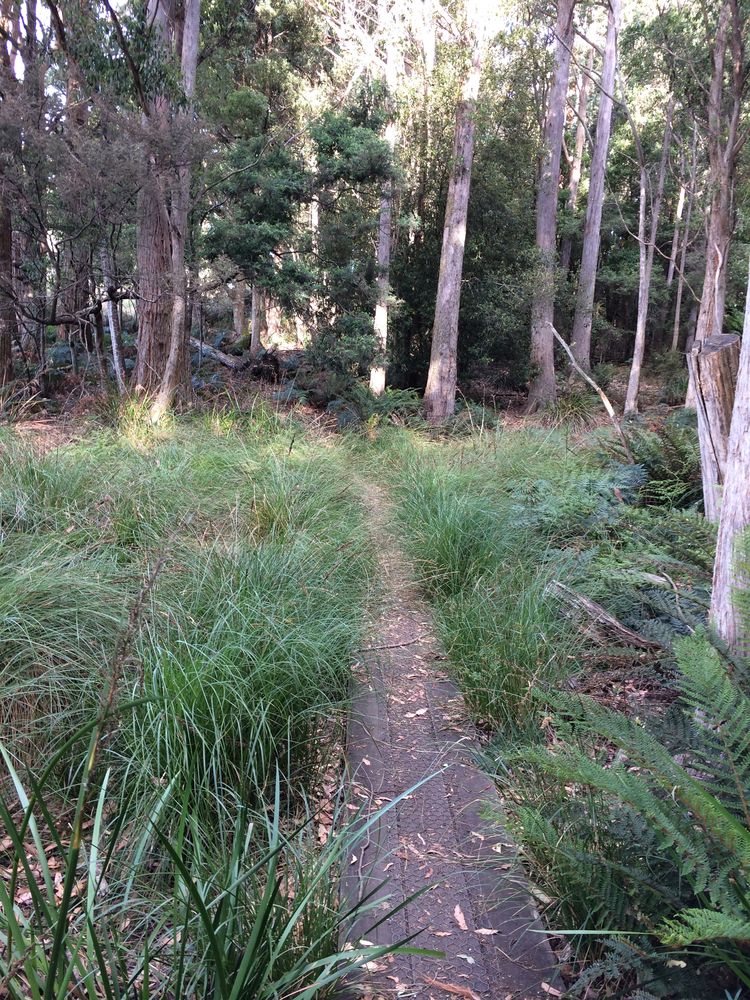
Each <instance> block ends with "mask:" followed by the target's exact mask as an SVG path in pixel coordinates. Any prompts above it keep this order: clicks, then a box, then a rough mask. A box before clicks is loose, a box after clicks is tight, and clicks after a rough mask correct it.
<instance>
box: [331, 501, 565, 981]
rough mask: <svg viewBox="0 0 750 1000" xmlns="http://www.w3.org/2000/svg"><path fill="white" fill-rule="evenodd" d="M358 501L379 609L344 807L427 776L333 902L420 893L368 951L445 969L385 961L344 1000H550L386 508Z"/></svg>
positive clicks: (537, 948) (488, 801)
mask: <svg viewBox="0 0 750 1000" xmlns="http://www.w3.org/2000/svg"><path fill="white" fill-rule="evenodd" d="M364 491H365V498H366V502H367V505H368V507H369V511H370V524H371V530H372V531H373V534H374V536H375V540H376V544H377V547H378V552H379V561H380V571H381V574H382V578H383V585H384V589H385V597H384V607H383V610H382V615H381V618H380V620H379V622H378V623H377V626H376V628H375V630H374V633H373V635H372V639H371V648H370V649H369V650H368V651H365V652H364V653H363V657H362V661H361V664H360V668H361V669H360V681H359V686H358V691H357V694H356V697H355V702H354V706H353V711H352V715H351V722H350V727H349V738H348V761H349V768H350V771H351V774H352V782H353V787H354V795H355V797H359V798H360V799H361V800H363V801H364V802H365V803H366V806H367V808H368V809H370V810H373V811H374V810H375V809H377V808H378V807H379V806H381V805H383V804H384V803H386V802H387V801H389V800H391V799H393V798H395V797H396V796H398V795H400V794H401V793H403V792H404V791H407V790H408V789H410V788H412V787H414V786H415V785H416V784H418V783H419V782H420V781H421V780H422V779H424V778H425V777H427V776H429V775H433V777H431V778H430V780H429V781H427V782H426V783H425V784H423V785H422V786H421V787H420V788H418V789H417V790H416V791H415V792H414V793H413V794H411V795H409V796H408V797H407V798H406V799H404V800H403V801H402V802H400V803H399V804H398V805H397V806H395V807H394V808H393V809H391V810H389V811H388V812H387V813H386V814H385V816H384V818H383V819H382V821H381V822H380V823H379V825H377V826H375V827H373V828H372V829H371V831H370V836H369V839H368V840H367V841H365V842H363V843H362V844H361V845H360V849H359V851H358V854H357V856H356V857H353V858H352V859H351V863H350V866H349V869H350V870H349V872H348V873H347V874H346V875H345V892H346V893H347V895H349V896H350V897H352V898H354V896H355V894H356V893H357V892H361V891H363V890H364V891H367V889H368V887H369V888H374V887H375V886H376V885H377V884H378V883H380V882H383V881H387V883H388V884H387V886H386V887H385V888H384V889H381V890H380V891H379V895H380V896H382V897H383V903H382V908H383V912H385V911H387V910H388V909H389V908H391V907H393V906H395V905H397V904H398V903H400V902H402V900H404V899H406V898H408V897H410V896H411V895H412V894H414V893H416V892H420V891H421V892H422V895H420V896H419V897H418V898H416V899H414V900H413V901H411V902H409V903H408V904H407V905H406V907H404V909H402V910H401V912H400V913H398V914H397V915H396V916H395V917H394V918H392V919H390V920H388V921H387V922H386V923H384V924H383V925H382V926H380V927H378V928H377V929H376V930H375V931H374V933H372V934H369V935H368V940H369V941H370V942H371V943H373V944H385V943H392V942H394V941H398V940H401V939H403V938H406V937H408V936H410V935H413V934H416V935H417V936H416V938H415V939H414V941H413V942H412V944H413V945H414V946H416V947H420V948H427V949H431V950H436V951H441V952H443V953H444V957H442V958H434V957H427V956H410V955H395V956H391V957H389V958H388V959H387V960H381V961H380V962H378V963H377V965H376V967H371V968H369V969H368V971H367V973H366V974H365V975H364V976H363V977H362V980H361V982H360V983H358V984H357V986H356V988H355V990H354V991H353V992H356V991H357V990H359V991H364V992H365V993H366V994H368V995H370V996H383V997H392V996H401V997H419V998H434V1000H441V998H442V1000H446V997H448V996H459V997H466V998H468V1000H478V998H481V1000H531V998H538V997H547V998H549V997H550V995H552V996H554V995H555V992H554V991H553V990H551V989H549V986H548V984H549V983H551V982H553V981H554V972H553V958H552V954H551V951H550V949H549V946H548V944H547V940H546V938H545V937H544V935H542V934H539V933H534V931H539V930H540V925H539V921H538V919H537V917H536V915H535V912H534V910H533V907H532V906H531V905H530V897H529V894H528V890H527V887H526V884H525V882H524V879H523V876H522V872H521V871H520V870H519V869H518V868H517V866H516V865H515V864H514V862H513V853H514V849H513V846H512V845H511V844H510V843H508V838H507V836H506V835H505V834H504V832H503V830H502V828H501V827H500V824H499V821H498V817H499V813H500V808H501V807H500V801H499V799H498V797H497V793H496V791H495V788H494V786H493V785H492V784H491V783H490V782H489V781H488V780H487V778H486V777H485V776H484V775H482V774H481V773H480V772H479V771H478V770H477V769H476V768H475V767H474V766H473V765H472V762H471V750H472V747H473V746H475V745H476V731H475V729H474V727H473V725H472V724H471V721H470V720H469V717H468V713H467V711H466V706H465V705H464V702H463V698H462V697H461V695H460V693H459V692H458V690H457V689H456V687H455V686H454V685H453V684H452V683H451V682H450V681H449V680H448V679H447V677H446V676H445V673H444V672H443V669H442V661H443V660H444V656H443V654H442V651H441V649H440V646H439V643H438V641H437V639H436V637H435V633H434V628H433V623H432V620H431V616H430V613H429V610H428V608H427V607H426V605H425V603H424V602H423V600H422V599H421V597H420V595H419V592H418V590H417V587H416V585H415V583H414V580H413V578H412V575H411V573H410V570H409V563H408V561H407V559H406V557H405V556H404V553H403V551H402V550H401V548H400V546H399V543H398V540H397V539H396V537H395V535H394V532H393V528H392V527H391V523H390V521H391V518H390V517H389V504H388V499H387V496H386V495H385V493H384V491H383V490H382V489H381V488H380V487H378V486H375V485H372V484H366V485H365V487H364ZM355 800H356V798H355ZM507 876H510V877H507ZM425 889H427V891H423V890H425ZM386 896H387V897H388V898H387V900H386V898H385V897H386ZM371 922H372V920H371V921H370V923H371ZM364 929H365V928H364V927H363V928H362V932H364ZM558 995H559V994H558Z"/></svg>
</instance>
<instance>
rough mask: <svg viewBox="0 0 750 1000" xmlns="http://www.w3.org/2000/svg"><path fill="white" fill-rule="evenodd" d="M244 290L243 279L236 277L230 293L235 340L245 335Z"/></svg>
mask: <svg viewBox="0 0 750 1000" xmlns="http://www.w3.org/2000/svg"><path fill="white" fill-rule="evenodd" d="M245 292H246V284H245V279H244V278H240V277H238V278H236V279H235V282H234V291H233V294H232V322H233V326H234V339H235V341H238V340H242V338H243V337H244V336H245Z"/></svg>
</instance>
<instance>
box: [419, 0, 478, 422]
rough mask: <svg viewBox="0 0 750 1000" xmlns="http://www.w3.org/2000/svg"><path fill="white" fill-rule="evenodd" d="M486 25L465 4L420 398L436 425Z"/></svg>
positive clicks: (454, 366)
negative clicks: (463, 55)
mask: <svg viewBox="0 0 750 1000" xmlns="http://www.w3.org/2000/svg"><path fill="white" fill-rule="evenodd" d="M491 20H492V19H491V17H490V10H489V4H488V3H487V2H486V0H468V2H467V4H466V9H465V11H464V23H463V25H462V26H461V44H462V46H463V47H465V49H466V52H467V65H466V67H465V70H464V74H463V79H462V81H461V94H460V97H459V100H458V104H457V106H456V123H455V128H454V133H453V153H452V157H451V171H450V179H449V182H448V198H447V201H446V206H445V221H444V225H443V244H442V250H441V253H440V270H439V273H438V286H437V295H436V299H435V318H434V321H433V326H432V347H431V351H430V367H429V370H428V373H427V387H426V389H425V394H424V407H425V412H426V413H427V416H428V419H429V420H430V421H431V422H432V423H438V422H439V421H441V420H444V419H445V418H446V417H448V416H450V415H451V414H452V413H453V411H454V409H455V403H456V379H457V372H458V315H459V308H460V304H461V278H462V274H463V261H464V248H465V246H466V225H467V218H468V212H469V193H470V190H471V168H472V163H473V160H474V136H475V131H476V121H475V115H476V107H477V98H478V96H479V83H480V79H481V74H482V60H483V58H484V55H485V45H486V43H487V40H488V35H489V26H490V24H491Z"/></svg>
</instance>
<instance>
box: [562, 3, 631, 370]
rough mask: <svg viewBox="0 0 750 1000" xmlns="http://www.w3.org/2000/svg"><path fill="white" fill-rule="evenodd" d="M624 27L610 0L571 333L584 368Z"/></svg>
mask: <svg viewBox="0 0 750 1000" xmlns="http://www.w3.org/2000/svg"><path fill="white" fill-rule="evenodd" d="M619 28H620V2H619V0H610V3H609V6H608V13H607V34H606V39H605V42H604V52H603V56H602V68H601V79H600V86H599V114H598V116H597V121H596V138H595V140H594V150H593V154H592V157H591V168H590V171H589V190H588V197H587V200H586V221H585V224H584V229H583V248H582V251H581V264H580V268H579V272H578V290H577V294H576V308H575V316H574V319H573V330H572V332H571V336H570V348H571V350H572V352H573V357H574V358H575V359H576V361H577V362H578V364H579V365H580V366H581V368H583V369H584V371H589V369H590V367H591V326H592V318H593V312H594V292H595V289H596V271H597V267H598V263H599V247H600V243H601V225H602V207H603V205H604V182H605V175H606V171H607V159H608V155H609V139H610V131H611V127H612V107H613V104H614V90H615V77H616V72H617V36H618V32H619Z"/></svg>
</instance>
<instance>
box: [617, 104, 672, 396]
mask: <svg viewBox="0 0 750 1000" xmlns="http://www.w3.org/2000/svg"><path fill="white" fill-rule="evenodd" d="M673 112H674V99H673V98H670V101H669V105H668V106H667V114H666V124H665V126H664V141H663V142H662V147H661V159H660V161H659V173H658V176H657V179H656V191H655V192H654V196H653V198H652V200H651V227H650V232H649V236H648V244H647V245H646V244H645V240H646V231H645V222H646V220H645V216H644V217H643V218H641V216H639V226H638V240H639V280H638V317H637V320H636V326H635V344H634V345H633V362H632V364H631V366H630V377H629V379H628V389H627V393H626V395H625V413H626V414H630V413H637V411H638V391H639V389H640V385H641V368H642V367H643V356H644V354H645V352H646V323H647V321H648V305H649V296H650V294H651V275H652V273H653V270H654V251H655V250H656V237H657V234H658V232H659V216H660V215H661V203H662V198H663V196H664V181H665V179H666V176H667V161H668V160H669V146H670V144H671V142H672V114H673ZM639 156H640V157H641V160H642V157H643V152H642V150H641V149H640V144H639ZM646 181H647V178H646V168H645V164H644V163H643V162H641V206H642V209H643V208H645V200H646V190H645V185H646ZM642 215H643V211H642ZM644 250H645V253H644Z"/></svg>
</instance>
